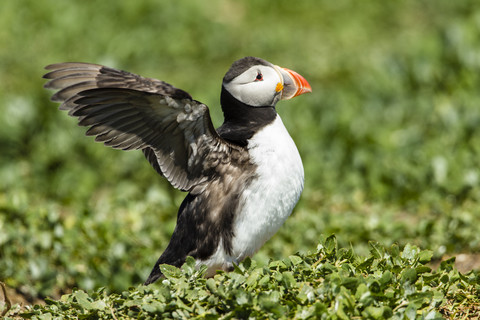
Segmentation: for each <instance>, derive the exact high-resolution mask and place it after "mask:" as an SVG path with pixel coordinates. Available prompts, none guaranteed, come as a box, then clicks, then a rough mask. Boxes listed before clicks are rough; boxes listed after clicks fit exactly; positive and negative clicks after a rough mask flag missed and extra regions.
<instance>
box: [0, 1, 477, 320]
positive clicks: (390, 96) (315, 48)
mask: <svg viewBox="0 0 480 320" xmlns="http://www.w3.org/2000/svg"><path fill="white" fill-rule="evenodd" d="M479 29H480V6H479V3H478V1H474V0H467V1H449V0H441V1H428V0H424V1H417V0H406V1H402V2H391V3H390V2H388V3H387V2H385V1H370V2H368V3H366V2H362V3H361V4H360V3H359V2H355V1H348V0H342V1H334V2H332V1H318V0H315V1H314V0H311V1H309V0H306V1H302V2H300V3H296V4H295V5H294V6H292V3H291V1H283V0H282V1H276V2H275V5H274V6H272V5H271V4H269V3H263V2H260V1H254V0H252V1H244V2H235V1H227V0H215V1H212V5H211V6H205V5H204V4H203V3H202V2H197V1H185V2H183V3H182V4H181V5H180V4H178V3H177V2H171V3H170V2H165V3H162V4H160V3H158V2H156V1H142V2H131V1H115V2H111V3H110V2H107V1H102V2H100V1H93V2H58V1H54V0H44V1H30V0H24V1H4V3H2V10H0V83H1V84H2V85H1V86H0V181H1V182H0V281H2V282H4V283H5V284H6V288H7V290H8V291H7V292H8V296H9V297H10V298H12V301H13V302H14V304H15V303H21V304H22V305H23V306H25V305H31V304H35V303H40V302H41V301H44V300H45V299H47V301H48V305H46V306H44V307H40V306H37V307H35V308H34V309H31V311H29V312H31V313H29V314H27V316H30V317H38V318H41V317H44V318H48V317H49V316H48V315H47V314H48V313H50V314H51V315H57V316H59V315H60V312H64V315H68V314H70V315H73V314H74V313H75V312H80V313H85V315H86V317H88V316H92V317H93V316H94V314H95V312H97V311H98V313H99V314H100V312H103V313H102V314H105V317H110V316H112V317H114V316H113V315H117V314H118V315H128V314H130V313H131V316H134V315H139V316H143V315H145V317H160V315H161V314H162V313H163V312H171V315H172V317H173V316H174V314H173V312H174V310H173V309H174V307H175V306H176V307H178V306H180V307H179V309H178V310H179V311H178V312H179V313H178V314H176V315H175V316H177V315H178V316H179V317H180V316H181V314H183V313H185V315H199V314H200V313H201V310H202V308H203V310H205V314H207V313H210V314H212V315H215V314H218V315H222V316H225V317H228V315H229V314H230V315H232V314H233V315H235V316H240V313H238V314H236V313H235V312H237V311H238V312H245V314H247V313H248V312H250V313H249V314H252V315H255V316H257V315H258V316H259V317H263V316H265V317H267V316H272V317H274V316H275V312H277V311H278V310H280V311H281V312H285V314H288V316H296V317H304V316H305V317H306V316H307V315H309V314H312V315H313V314H315V313H316V312H317V311H318V310H327V311H326V312H325V317H327V316H329V317H332V318H334V317H341V315H340V313H338V314H337V312H339V310H340V309H339V308H336V307H335V305H336V304H338V306H340V305H342V306H343V305H344V304H343V303H344V302H345V303H347V302H348V303H350V304H349V305H348V306H346V307H344V309H343V310H344V312H345V314H346V315H347V316H349V317H368V316H370V315H369V312H373V313H372V314H371V317H377V318H378V317H382V316H383V317H388V316H391V317H394V316H395V317H400V318H401V317H407V318H409V317H411V316H412V315H413V314H415V315H416V316H419V317H421V316H423V317H425V318H427V317H430V318H431V317H433V318H435V317H439V316H443V317H447V318H448V317H450V318H455V317H457V318H461V317H464V318H465V319H467V318H474V317H475V316H476V317H478V301H477V300H475V298H474V295H475V294H478V271H476V270H478V269H479V259H478V257H479V253H480V252H479V251H480V233H479V232H478V221H479V220H480V178H479V177H480V176H479V174H480V173H479V169H478V168H479V160H478V159H480V149H479V148H480V134H479V130H480V129H479V128H480V108H479V105H480V98H479V97H480V96H479V94H478V88H479V87H480V57H479V54H478V52H480V39H479V37H478V30H479ZM246 55H255V56H260V57H263V58H266V59H267V60H270V61H272V62H274V63H277V64H279V65H283V66H285V67H289V68H291V69H293V70H296V71H298V72H299V73H301V74H302V75H304V76H305V78H307V79H308V80H309V82H310V84H311V85H312V87H313V90H314V91H313V93H312V94H311V95H309V96H307V95H305V96H302V97H300V98H298V99H295V100H292V101H289V103H288V105H287V104H285V105H283V104H279V106H278V111H279V113H280V115H281V116H282V119H283V121H284V123H285V125H286V126H287V128H288V129H289V132H290V133H291V135H292V136H293V138H294V140H295V141H296V144H297V146H298V148H299V151H300V153H301V155H302V158H303V161H304V166H305V174H306V187H305V191H304V194H303V195H302V199H301V201H300V203H299V205H298V206H297V208H296V210H295V212H294V214H293V215H292V217H291V218H289V219H288V220H287V222H286V224H285V226H284V227H282V229H281V230H280V231H279V233H278V234H277V235H275V237H274V238H273V239H272V240H270V241H269V242H267V244H266V245H265V246H264V247H263V248H262V249H261V250H260V252H259V253H258V254H257V255H256V256H255V257H254V258H253V260H251V262H249V263H246V264H243V265H241V266H240V267H239V270H236V271H235V272H234V273H232V274H222V275H219V276H217V278H215V279H213V280H205V279H202V278H201V277H199V276H198V274H197V273H195V272H193V274H192V272H191V271H188V270H187V269H188V266H187V267H185V268H184V270H183V271H181V273H178V274H177V271H172V275H171V277H169V279H168V282H167V283H162V284H159V285H158V286H155V287H152V288H143V287H138V285H139V283H141V282H142V281H143V280H144V279H145V277H146V276H147V274H148V272H149V271H150V268H151V266H152V265H153V263H154V262H155V260H156V259H157V257H158V256H159V254H160V253H161V251H162V250H163V248H165V246H166V243H167V242H168V239H169V237H170V234H171V232H172V230H173V228H174V224H175V215H176V210H177V208H178V206H179V204H180V202H181V200H182V198H183V196H184V195H183V194H182V193H180V192H176V191H173V190H171V188H169V186H168V185H167V183H165V181H163V180H162V179H161V178H159V177H157V176H156V175H155V172H154V171H153V169H152V168H150V166H149V165H148V163H147V162H146V161H145V160H144V159H143V156H142V155H141V154H139V153H134V152H132V153H126V152H120V151H115V150H110V149H108V148H105V147H103V146H101V145H99V144H95V143H93V142H92V139H89V138H86V137H84V136H83V133H84V129H82V128H78V127H76V126H75V122H74V121H73V119H69V118H68V117H67V116H66V115H65V114H64V113H62V112H59V111H58V110H56V109H57V108H56V106H55V105H54V104H53V103H50V102H49V101H48V99H49V95H50V93H49V92H46V91H45V90H44V89H43V88H42V85H43V83H44V82H43V81H42V79H41V76H42V74H43V73H44V70H43V67H44V66H45V65H47V64H49V63H54V62H60V61H87V62H95V63H103V64H108V65H110V66H113V67H117V68H121V69H127V70H130V71H133V72H136V73H140V74H142V75H145V76H151V77H156V78H160V79H164V80H167V81H169V82H171V83H172V84H174V85H176V86H178V87H181V88H182V89H185V90H187V91H188V92H189V93H191V94H192V96H194V97H195V98H196V99H198V100H200V101H202V102H204V103H206V104H207V105H209V106H210V108H211V110H212V116H213V120H214V122H215V124H216V125H220V123H221V119H222V115H221V112H220V110H219V109H218V101H219V97H218V93H219V88H220V81H221V78H222V77H223V74H224V72H225V71H226V70H227V69H228V66H229V64H230V63H231V62H232V61H233V60H235V59H237V58H240V57H242V56H246ZM322 234H324V235H331V234H335V235H336V242H337V243H338V249H335V250H334V251H335V254H333V253H330V255H329V253H328V252H325V251H322V250H325V247H328V246H326V245H325V242H324V241H323V240H321V238H322V236H321V235H322ZM330 239H331V238H330ZM330 241H331V240H330ZM370 241H375V242H377V243H379V244H378V245H375V246H374V247H376V248H378V250H379V252H381V253H377V254H374V253H373V252H372V250H373V249H372V245H370V244H369V243H371V242H370ZM319 244H320V245H321V248H320V249H319V251H318V252H315V253H309V251H314V248H316V247H317V246H318V245H319ZM397 247H398V248H399V249H398V254H397V255H395V252H396V251H395V250H396V249H394V248H397ZM322 248H323V249H322ZM382 248H386V249H382ZM408 248H410V249H408ZM412 248H413V249H412ZM416 248H420V249H416ZM350 250H351V251H350ZM425 250H427V251H425ZM406 251H407V252H415V253H411V254H412V255H413V256H417V257H419V256H420V255H422V259H420V258H419V259H420V260H421V261H420V260H418V261H415V259H413V260H412V259H410V260H409V259H407V258H406V256H405V254H406V253H405V252H406ZM347 252H351V253H349V255H351V256H348V257H347ZM422 252H430V253H431V255H432V262H431V264H428V266H432V268H433V269H434V270H433V271H428V270H427V269H426V266H425V265H424V264H423V263H424V262H426V260H428V259H426V257H427V256H429V255H430V253H428V254H427V253H422ZM293 255H295V256H296V257H298V259H297V258H293V260H295V261H296V262H295V263H297V262H298V263H297V264H295V263H294V262H293V261H290V260H288V259H287V258H286V257H289V256H293ZM407 255H408V254H407ZM324 256H325V257H326V258H325V259H326V260H321V257H324ZM386 256H389V258H387V257H386ZM455 256H457V257H466V260H465V261H467V260H468V266H467V264H466V263H465V262H462V265H458V262H459V261H460V259H457V265H453V264H452V261H450V262H446V263H444V264H443V265H441V262H440V261H441V259H442V258H443V259H447V258H449V257H455ZM392 257H393V258H392ZM289 259H291V258H289ZM315 259H316V260H315ZM322 259H323V258H322ZM369 259H370V260H371V263H372V265H371V266H372V267H370V268H369V269H368V268H367V269H362V267H361V265H362V263H367V262H366V261H370V260H369ZM318 260H320V262H319V263H318V264H316V265H314V264H315V262H312V261H318ZM344 260H345V261H344ZM288 261H290V262H288ZM326 263H327V264H328V265H330V266H331V268H330V267H328V268H330V269H329V270H330V271H328V270H327V269H328V268H327V269H325V268H326V267H324V265H325V264H326ZM368 263H370V262H368ZM284 265H285V266H284ZM460 267H465V269H462V272H461V273H459V272H458V271H457V268H460ZM417 268H421V269H419V270H420V271H422V270H423V271H422V272H419V271H418V270H417ZM471 269H474V271H472V272H470V270H471ZM405 270H416V271H415V272H416V275H415V277H413V276H412V275H413V271H408V272H407V271H405ZM387 271H389V272H390V273H391V281H390V282H388V283H386V284H385V285H384V286H383V285H380V287H381V290H383V291H378V292H382V294H379V295H376V294H374V293H375V292H373V293H372V292H370V286H371V285H372V283H374V282H375V281H374V280H376V281H379V283H380V284H381V280H380V279H381V277H382V275H383V274H385V273H386V272H387ZM328 272H331V273H328ZM404 272H405V273H410V276H412V277H411V279H413V278H415V279H414V280H409V281H407V282H405V281H404V280H405V278H402V277H404ZM257 273H258V274H260V275H261V276H262V277H265V276H268V279H269V283H268V284H266V285H265V286H263V285H258V284H257V285H255V286H253V287H249V286H248V285H247V284H246V283H243V284H240V280H238V279H247V280H245V281H248V279H251V278H250V277H252V275H253V274H257ZM284 273H285V274H287V275H286V276H285V277H288V279H290V280H292V279H293V280H294V281H293V280H292V281H291V284H292V285H291V286H290V284H287V282H286V281H287V280H285V281H284V280H282V279H283V276H284ZM303 273H305V274H303ZM235 277H237V278H235ZM242 277H243V278H242ZM253 277H255V276H253ZM313 277H317V280H316V281H313V280H312V279H313ZM447 277H448V278H447ZM348 278H352V279H356V280H351V281H353V282H352V283H350V284H348V283H343V281H344V280H345V279H348ZM176 279H177V280H176ZM235 279H237V280H235ZM402 279H404V280H402ZM439 279H443V280H439ZM290 280H288V281H290ZM212 281H214V283H212ZM251 281H253V280H251ZM255 281H256V280H255ZM346 281H347V282H348V281H350V280H346ZM207 283H208V285H207ZM176 284H178V286H179V287H178V288H176V287H175V285H176ZM214 284H215V286H214ZM335 284H336V286H335ZM362 284H363V285H362ZM407 284H408V285H407ZM184 285H185V286H186V287H182V286H184ZM307 285H308V286H309V287H311V288H312V290H313V291H312V292H313V293H312V294H313V296H314V297H315V301H310V300H309V298H307V299H306V300H302V299H303V298H298V296H302V294H301V290H302V289H301V288H303V287H305V286H307ZM132 286H133V288H132V289H129V290H127V288H129V287H132ZM270 286H271V287H270ZM285 286H286V287H285ZM364 286H366V287H367V289H368V292H370V296H371V297H372V298H368V299H367V300H365V301H364V302H362V303H360V300H361V296H362V295H363V293H366V292H367V291H365V290H366V289H365V288H363V287H364ZM405 286H407V287H408V288H409V289H408V290H412V291H408V292H407V293H405V290H406V289H405ZM101 287H104V289H99V288H101ZM74 288H78V290H77V289H75V290H76V291H73V293H72V294H71V295H68V294H69V293H71V292H72V290H74ZM169 288H172V292H171V297H170V298H168V297H167V296H164V295H163V293H162V292H164V291H165V290H166V289H169ZM182 288H184V289H182ZM214 288H217V289H218V288H227V289H228V290H226V289H225V290H226V291H225V295H226V296H225V297H226V298H225V299H220V298H218V297H219V294H220V293H218V292H216V291H215V290H216V289H214ZM230 288H232V290H230ZM342 288H343V289H342ZM177 289H178V290H180V291H178V292H177V291H175V290H177ZM210 289H212V290H213V291H212V290H210ZM263 289H265V291H269V290H270V291H271V292H277V293H276V295H277V297H276V298H272V299H277V300H275V301H278V305H279V307H278V310H277V311H272V310H274V309H275V308H274V307H272V308H273V309H268V307H266V306H267V305H268V303H269V302H268V299H267V298H265V297H264V296H263V295H260V292H263V291H262V290H263ZM387 289H388V290H387ZM126 290H127V291H126ZM182 290H183V291H182ZM188 290H197V291H198V292H201V293H202V295H201V296H200V295H199V297H198V298H199V299H198V301H191V302H190V303H191V304H188V303H189V302H188V301H186V299H185V296H186V295H187V291H188ZM218 290H220V289H218ZM304 290H306V289H304ZM335 290H337V291H335ZM375 290H376V289H375ZM240 291H244V292H245V296H244V297H243V296H242V297H243V298H241V297H240V296H239V298H238V299H240V300H238V299H237V294H239V293H238V292H240ZM387 291H388V292H387ZM391 291H393V293H391ZM288 292H291V295H289V293H288ZM358 292H359V293H358ZM424 292H425V293H424ZM257 293H258V295H259V296H262V297H263V298H261V299H260V298H254V296H255V295H257ZM357 293H358V295H357ZM63 294H67V295H66V296H64V298H61V296H62V295H63ZM157 294H158V295H159V297H158V298H155V296H156V295H157ZM304 294H307V293H305V292H304ZM415 294H417V295H418V296H419V298H418V299H419V300H422V299H423V298H421V297H424V299H425V300H422V301H426V300H429V301H428V302H421V303H420V302H418V303H417V302H416V301H417V300H416V299H417V298H414V297H415ZM239 295H242V294H239ZM337 295H338V299H343V300H341V301H343V302H340V300H338V299H337ZM382 295H383V296H384V297H383V298H382V297H381V296H382ZM160 296H163V298H161V297H160ZM310 296H312V295H310ZM340 297H343V298H340ZM425 297H426V298H425ZM167 298H168V299H171V300H168V301H169V302H168V303H167V300H162V299H167ZM48 299H49V300H48ZM78 299H79V300H80V301H81V302H79V300H78ZM148 299H150V300H148ZM202 299H203V300H202ZM215 299H217V300H215ZM242 299H243V300H242ZM245 299H247V300H246V301H247V302H246V303H243V304H242V303H238V301H240V302H242V301H245ZM263 299H265V300H263ZM382 299H383V300H382ZM402 299H403V300H402ZM237 300H238V301H237ZM260 300H261V301H260ZM143 301H151V304H153V305H151V306H147V307H146V310H144V309H143V308H142V304H143ZM171 301H174V302H175V303H174V304H172V305H170V307H169V304H170V303H171ZM178 301H182V303H183V304H185V307H183V306H182V305H181V304H180V303H178ZM215 301H219V302H222V303H225V304H221V305H219V306H218V308H216V307H214V304H215ZM362 301H363V300H362ZM89 303H90V304H89ZM149 303H150V302H148V303H147V302H146V304H149ZM396 303H397V305H395V304H396ZM92 304H93V305H92ZM197 305H198V307H197ZM240 305H243V307H241V306H240ZM4 306H5V303H3V304H2V302H1V300H0V308H3V309H5V308H4ZM89 306H91V308H89ZM105 306H106V307H105ZM157 307H158V310H157V309H155V308H157ZM264 307H265V308H264ZM317 307H318V308H319V309H318V310H317V309H316V308H317ZM111 308H112V309H113V313H112V311H111V310H110V309H111ZM149 308H150V309H149ZM212 308H213V309H212ZM242 308H243V309H242ZM407 308H409V309H408V312H407ZM84 309H85V310H84ZM367 309H368V310H369V311H368V310H367ZM15 310H16V309H15ZM23 310H25V309H23ZM241 310H244V311H241ZM412 310H413V311H412ZM414 311H415V312H414ZM15 312H16V311H15ZM69 312H70V313H69ZM142 312H143V313H142ZM215 312H216V313H215ZM262 312H263V313H262ZM297 312H298V313H297ZM319 312H320V311H319ZM42 313H45V315H42ZM112 314H113V315H112ZM242 314H243V313H242ZM302 314H303V315H302ZM277 315H278V314H277ZM119 318H120V317H119Z"/></svg>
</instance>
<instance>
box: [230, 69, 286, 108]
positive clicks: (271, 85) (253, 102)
mask: <svg viewBox="0 0 480 320" xmlns="http://www.w3.org/2000/svg"><path fill="white" fill-rule="evenodd" d="M224 86H225V89H227V91H228V92H230V94H231V95H232V96H234V97H235V98H236V99H237V100H239V101H241V102H243V103H245V104H248V105H250V106H253V107H264V106H274V105H275V104H276V103H277V102H278V100H280V98H281V96H282V90H281V89H282V88H283V77H282V76H281V74H280V71H279V70H276V68H274V67H269V66H264V65H258V66H253V67H251V68H250V69H248V70H247V71H245V72H243V73H242V74H241V75H239V76H238V77H236V78H234V79H233V80H232V81H230V82H229V83H226V84H224Z"/></svg>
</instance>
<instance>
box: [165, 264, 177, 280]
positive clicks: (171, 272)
mask: <svg viewBox="0 0 480 320" xmlns="http://www.w3.org/2000/svg"><path fill="white" fill-rule="evenodd" d="M160 271H161V272H162V274H163V275H164V276H165V277H166V278H167V279H178V278H180V277H181V275H182V272H181V271H180V269H178V268H176V267H174V266H171V265H169V264H161V265H160Z"/></svg>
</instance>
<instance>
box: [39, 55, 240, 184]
mask: <svg viewBox="0 0 480 320" xmlns="http://www.w3.org/2000/svg"><path fill="white" fill-rule="evenodd" d="M46 69H47V70H50V72H48V73H47V74H46V75H45V76H44V78H46V79H49V80H50V81H49V82H47V83H46V85H45V87H46V88H48V89H55V90H58V91H57V92H56V93H55V94H54V95H53V96H52V100H53V101H59V102H62V104H61V106H60V109H62V110H67V111H68V114H69V115H70V116H73V117H77V118H78V120H79V125H81V126H86V127H89V129H88V130H87V131H86V134H87V135H91V136H95V140H96V141H99V142H103V143H104V144H105V145H107V146H110V147H112V148H116V149H123V150H142V151H143V154H144V155H145V158H146V159H147V160H148V161H149V163H150V164H151V165H152V166H153V168H154V169H155V170H156V171H157V172H158V173H160V174H161V175H163V176H164V177H165V178H167V179H168V181H169V182H170V183H171V184H172V185H173V186H174V187H176V188H178V189H180V190H184V191H192V190H197V191H199V190H202V185H203V184H204V183H205V182H207V181H208V180H209V179H210V178H211V176H212V175H211V172H212V170H221V168H220V166H219V165H220V164H222V163H228V162H229V161H231V160H232V159H233V161H234V162H236V163H240V162H242V161H243V162H245V161H248V157H245V156H243V157H242V156H240V155H239V154H242V151H243V150H242V149H241V148H240V147H238V146H236V145H232V144H230V143H228V142H226V141H225V140H223V139H222V138H220V137H219V136H218V134H217V132H216V130H215V129H214V128H213V124H212V121H211V119H210V114H209V110H208V107H207V106H205V105H204V104H202V103H200V102H198V101H195V100H193V99H192V98H191V96H190V95H189V94H188V93H186V92H185V91H183V90H180V89H177V88H175V87H173V86H172V85H170V84H168V83H166V82H163V81H160V80H156V79H151V78H144V77H141V76H138V75H135V74H133V73H129V72H126V71H121V70H116V69H113V68H108V67H104V66H101V65H96V64H86V63H60V64H53V65H49V66H47V67H46ZM232 155H233V156H232Z"/></svg>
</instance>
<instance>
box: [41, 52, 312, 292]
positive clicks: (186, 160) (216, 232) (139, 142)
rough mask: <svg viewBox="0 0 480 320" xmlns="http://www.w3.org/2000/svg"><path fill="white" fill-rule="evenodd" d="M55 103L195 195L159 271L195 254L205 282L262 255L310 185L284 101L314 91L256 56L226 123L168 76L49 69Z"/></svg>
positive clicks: (245, 62)
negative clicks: (284, 116) (280, 106)
mask: <svg viewBox="0 0 480 320" xmlns="http://www.w3.org/2000/svg"><path fill="white" fill-rule="evenodd" d="M46 69H47V70H49V72H48V73H47V74H45V75H44V78H46V79H49V81H48V82H47V83H46V84H45V88H48V89H55V90H58V92H56V93H55V94H54V95H53V96H52V98H51V99H52V101H55V102H61V105H60V109H61V110H67V111H68V114H69V115H70V116H73V117H76V118H77V119H78V124H79V125H81V126H86V127H89V129H88V130H87V132H86V134H87V135H89V136H95V141H100V142H103V143H104V144H105V145H107V146H110V147H112V148H116V149H122V150H141V151H142V152H143V154H144V155H145V157H146V159H147V160H148V161H149V162H150V164H151V165H152V166H153V168H154V169H155V170H156V171H157V172H158V173H159V174H160V175H162V176H163V177H165V178H166V179H167V180H168V181H169V182H170V184H171V185H172V186H173V187H175V188H177V189H179V190H182V191H185V192H188V194H187V196H186V197H185V199H184V200H183V202H182V204H181V206H180V208H179V210H178V216H177V224H176V227H175V230H174V232H173V234H172V238H171V240H170V243H169V244H168V246H167V248H166V249H165V251H164V252H163V254H162V255H161V256H160V258H159V259H158V261H157V262H156V263H155V266H154V267H153V270H152V271H151V273H150V275H149V277H148V278H147V280H146V281H145V285H148V284H151V283H153V282H155V281H156V280H157V279H159V278H160V277H161V276H162V272H161V271H160V268H159V266H160V265H161V264H170V265H173V266H177V267H180V266H181V265H182V264H183V263H184V262H185V260H186V258H187V256H192V257H193V258H195V260H196V264H197V267H199V266H200V265H206V266H207V271H206V274H205V276H207V277H211V276H213V275H214V274H215V273H216V271H217V270H224V271H231V270H233V266H234V265H235V264H238V263H239V262H241V261H242V260H244V259H245V258H246V257H251V256H252V255H254V254H255V253H256V252H257V251H258V250H259V249H260V247H261V246H262V245H263V244H264V243H265V242H266V241H267V240H268V239H269V238H270V237H272V236H273V234H274V233H275V232H276V231H277V230H278V229H279V228H280V226H282V224H283V223H284V222H285V220H286V219H287V217H288V216H289V215H290V214H291V212H292V210H293V208H294V207H295V205H296V203H297V201H298V200H299V197H300V194H301V193H302V190H303V185H304V171H303V165H302V160H301V158H300V155H299V152H298V150H297V148H296V146H295V143H294V142H293V140H292V138H291V137H290V135H289V134H288V132H287V130H286V128H285V126H284V125H283V123H282V120H281V119H280V116H279V115H278V114H277V112H276V110H275V105H276V104H277V102H278V101H280V100H288V99H291V98H293V97H296V96H298V95H301V94H304V93H307V92H311V91H312V90H311V86H310V84H309V83H308V82H307V81H306V80H305V78H303V77H302V76H300V75H299V74H298V73H296V72H294V71H292V70H289V69H286V68H281V67H279V66H276V65H273V64H272V63H270V62H268V61H265V60H263V59H260V58H256V57H245V58H242V59H240V60H237V61H235V62H234V63H233V64H232V66H231V67H230V69H229V70H228V72H227V73H226V74H225V77H224V78H223V82H222V90H221V97H220V102H221V107H222V111H223V114H224V118H225V120H224V122H223V124H222V125H221V126H220V127H219V128H217V129H215V128H214V126H213V124H212V121H211V119H210V114H209V109H208V107H207V106H206V105H205V104H203V103H201V102H199V101H197V100H194V99H193V98H192V97H191V96H190V94H188V93H187V92H185V91H183V90H181V89H177V88H175V87H174V86H172V85H170V84H168V83H166V82H164V81H160V80H156V79H152V78H145V77H141V76H139V75H136V74H133V73H130V72H126V71H121V70H117V69H113V68H109V67H106V66H102V65H98V64H90V63H58V64H52V65H48V66H47V67H46Z"/></svg>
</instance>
